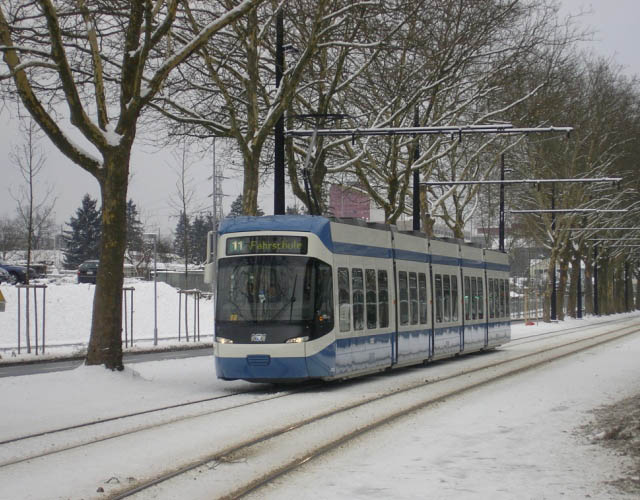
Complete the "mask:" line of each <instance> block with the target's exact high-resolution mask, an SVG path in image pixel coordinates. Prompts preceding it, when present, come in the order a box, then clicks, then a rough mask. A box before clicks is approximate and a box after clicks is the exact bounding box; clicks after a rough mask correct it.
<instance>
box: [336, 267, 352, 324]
mask: <svg viewBox="0 0 640 500" xmlns="http://www.w3.org/2000/svg"><path fill="white" fill-rule="evenodd" d="M338 310H339V314H340V331H341V332H348V331H349V330H351V291H350V290H349V270H348V269H347V268H346V267H339V268H338Z"/></svg>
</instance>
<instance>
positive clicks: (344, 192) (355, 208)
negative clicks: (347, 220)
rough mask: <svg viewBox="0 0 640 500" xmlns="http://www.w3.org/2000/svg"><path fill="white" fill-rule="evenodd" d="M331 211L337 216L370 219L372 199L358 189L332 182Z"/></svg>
mask: <svg viewBox="0 0 640 500" xmlns="http://www.w3.org/2000/svg"><path fill="white" fill-rule="evenodd" d="M329 211H330V212H331V214H332V215H333V216H335V217H358V218H361V219H364V220H367V221H368V220H369V218H370V217H371V200H370V199H369V197H368V196H367V195H366V194H364V193H363V192H362V191H360V190H358V189H354V188H353V187H350V186H342V185H340V184H332V185H331V188H330V189H329Z"/></svg>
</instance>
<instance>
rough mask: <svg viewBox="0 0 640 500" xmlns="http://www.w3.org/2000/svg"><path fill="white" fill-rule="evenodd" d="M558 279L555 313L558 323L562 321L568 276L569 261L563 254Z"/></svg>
mask: <svg viewBox="0 0 640 500" xmlns="http://www.w3.org/2000/svg"><path fill="white" fill-rule="evenodd" d="M559 267H560V279H559V280H558V290H557V293H556V312H557V317H558V319H559V320H560V321H564V315H565V310H564V296H565V294H566V291H567V280H568V276H569V259H568V258H567V256H566V255H565V252H563V255H562V256H561V257H560V266H559Z"/></svg>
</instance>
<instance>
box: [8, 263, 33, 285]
mask: <svg viewBox="0 0 640 500" xmlns="http://www.w3.org/2000/svg"><path fill="white" fill-rule="evenodd" d="M0 269H4V270H5V271H7V272H8V273H9V280H8V281H9V283H26V282H27V268H26V266H16V265H13V264H6V263H4V262H0ZM39 277H40V275H39V274H38V273H37V272H36V270H35V269H33V268H29V278H30V279H34V278H39Z"/></svg>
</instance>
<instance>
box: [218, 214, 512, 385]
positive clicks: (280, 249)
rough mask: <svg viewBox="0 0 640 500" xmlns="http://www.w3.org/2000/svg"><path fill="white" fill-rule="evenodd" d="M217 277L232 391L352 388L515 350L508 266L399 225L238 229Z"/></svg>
mask: <svg viewBox="0 0 640 500" xmlns="http://www.w3.org/2000/svg"><path fill="white" fill-rule="evenodd" d="M214 265H217V272H216V281H217V294H216V296H217V302H216V318H215V339H214V354H215V362H216V372H217V375H218V377H219V378H221V379H225V380H233V379H245V380H251V381H271V382H284V381H297V380H305V379H324V380H332V379H341V378H349V377H354V376H358V375H363V374H367V373H372V372H376V371H381V370H386V369H389V368H394V367H399V366H407V365H411V364H418V363H422V362H424V361H428V360H435V359H440V358H445V357H450V356H455V355H458V354H461V353H467V352H473V351H479V350H483V349H492V348H495V347H497V346H499V345H500V344H502V343H504V342H507V341H508V340H509V338H510V326H509V325H510V323H509V285H508V283H509V281H508V277H509V265H508V258H507V256H506V255H505V254H503V253H500V252H495V251H491V250H482V249H480V248H476V247H471V246H467V245H464V244H460V243H459V242H452V241H443V240H439V239H429V238H427V237H426V236H425V235H424V234H422V233H417V232H412V231H409V232H403V231H399V230H397V229H396V228H395V226H391V225H386V224H376V223H365V222H363V221H356V220H339V219H328V218H325V217H318V216H285V215H283V216H266V217H235V218H228V219H225V220H223V221H222V223H221V225H220V227H219V230H218V242H217V259H216V262H215V263H209V264H207V273H206V275H207V276H209V277H211V276H212V272H211V269H212V268H213V266H214Z"/></svg>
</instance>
